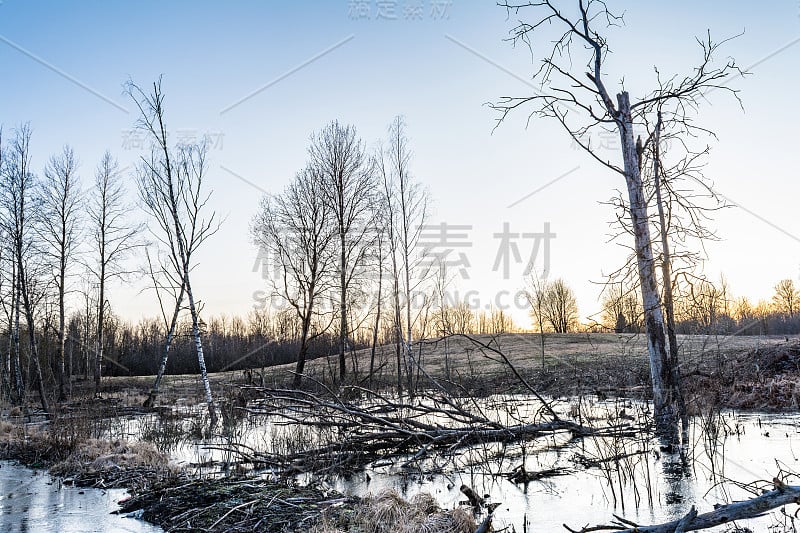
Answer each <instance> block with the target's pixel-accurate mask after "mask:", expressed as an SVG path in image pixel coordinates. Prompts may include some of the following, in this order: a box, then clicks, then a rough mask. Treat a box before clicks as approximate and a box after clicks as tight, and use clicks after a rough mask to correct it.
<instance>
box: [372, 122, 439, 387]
mask: <svg viewBox="0 0 800 533" xmlns="http://www.w3.org/2000/svg"><path fill="white" fill-rule="evenodd" d="M405 129H406V125H405V122H404V120H403V118H402V117H400V116H397V117H395V118H394V120H393V121H392V123H391V125H390V126H389V142H388V146H387V147H386V149H382V150H380V153H379V157H378V161H379V170H380V173H381V177H382V181H383V191H382V193H383V194H382V196H383V198H382V202H383V209H384V211H385V212H386V215H387V217H388V218H387V238H388V240H389V253H390V257H391V263H392V276H393V278H394V298H393V299H394V304H395V328H396V329H397V344H398V348H397V351H398V358H399V354H400V352H402V354H403V356H404V363H405V373H406V379H407V380H408V383H407V385H408V387H409V388H410V387H411V379H412V370H413V366H414V351H413V347H414V340H413V339H414V335H413V332H414V325H415V321H417V320H418V319H419V316H412V313H413V305H414V301H413V300H414V298H413V293H414V292H415V289H417V288H418V287H419V286H420V285H421V284H422V283H423V281H424V280H425V278H426V277H427V276H428V275H429V274H430V269H429V270H428V271H423V270H422V266H423V261H424V259H425V257H424V253H420V250H419V241H420V236H421V232H422V229H423V228H424V225H425V222H426V221H427V218H428V203H429V202H428V195H427V192H426V191H425V189H423V188H422V186H421V185H420V184H419V182H417V181H416V180H415V179H414V176H413V174H412V173H411V169H410V163H411V156H412V153H411V149H410V147H409V140H408V137H407V136H406V133H405ZM429 264H430V266H431V267H434V266H436V267H439V268H441V265H438V264H437V263H436V262H435V261H432V262H430V263H429ZM401 295H402V298H401ZM401 303H402V308H401ZM402 315H405V316H402ZM417 315H419V313H417ZM403 320H405V324H404V323H403ZM401 347H402V350H401V349H400V348H401ZM400 366H401V365H400V362H399V359H398V375H399V374H400V373H401V372H400Z"/></svg>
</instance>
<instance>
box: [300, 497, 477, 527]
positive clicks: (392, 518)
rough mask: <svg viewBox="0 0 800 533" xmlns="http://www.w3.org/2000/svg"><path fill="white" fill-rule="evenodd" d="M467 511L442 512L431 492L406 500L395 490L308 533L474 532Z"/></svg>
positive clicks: (325, 520)
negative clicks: (347, 517)
mask: <svg viewBox="0 0 800 533" xmlns="http://www.w3.org/2000/svg"><path fill="white" fill-rule="evenodd" d="M475 529H476V525H475V519H474V517H473V516H472V513H471V512H470V511H467V510H465V509H462V508H457V509H454V510H451V511H444V510H442V509H441V508H439V506H438V505H437V504H436V500H435V499H434V498H433V496H431V495H430V494H425V493H422V494H417V495H415V496H414V497H412V498H411V499H410V500H405V499H404V498H403V497H402V496H400V495H399V494H398V493H397V492H396V491H394V490H386V491H383V492H381V493H379V494H377V495H375V496H369V497H367V498H364V500H362V501H361V502H360V503H359V504H358V505H357V506H356V508H355V514H354V516H352V517H349V519H343V516H341V515H339V516H337V517H335V518H334V519H330V518H328V517H326V518H323V520H322V521H321V522H320V523H319V524H318V525H317V526H315V527H314V528H312V529H311V530H310V531H311V533H346V532H352V531H358V532H359V533H475Z"/></svg>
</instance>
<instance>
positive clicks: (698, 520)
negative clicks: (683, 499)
mask: <svg viewBox="0 0 800 533" xmlns="http://www.w3.org/2000/svg"><path fill="white" fill-rule="evenodd" d="M775 487H776V488H775V489H774V490H770V491H767V492H765V493H764V494H761V495H760V496H757V497H755V498H752V499H749V500H744V501H741V502H734V503H729V504H727V505H720V506H718V507H716V508H715V509H714V510H713V511H709V512H707V513H703V514H697V511H696V510H695V509H694V507H692V510H691V511H689V513H688V514H687V515H686V516H684V517H682V518H680V519H678V520H673V521H671V522H667V523H664V524H656V525H650V526H641V525H637V524H634V523H633V522H631V521H629V520H624V519H621V518H619V517H616V518H617V519H618V520H619V522H618V523H615V524H611V525H597V526H586V527H584V528H583V529H571V528H570V527H568V526H567V525H566V524H564V527H565V528H566V529H567V531H571V532H572V533H589V532H591V531H614V532H616V533H682V532H685V531H697V530H700V529H708V528H712V527H715V526H719V525H721V524H727V523H729V522H732V521H734V520H747V519H749V518H757V517H759V516H761V515H763V514H764V513H766V512H767V511H771V510H772V509H776V508H778V507H780V506H782V505H787V504H792V503H800V486H798V485H785V484H783V483H780V482H776V483H775ZM628 526H630V527H628Z"/></svg>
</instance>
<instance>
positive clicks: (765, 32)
mask: <svg viewBox="0 0 800 533" xmlns="http://www.w3.org/2000/svg"><path fill="white" fill-rule="evenodd" d="M609 7H610V8H611V9H612V10H613V11H616V12H624V14H625V25H624V26H622V27H618V28H613V29H612V30H610V31H609V33H608V39H609V45H610V48H611V50H612V54H611V55H610V56H609V59H608V62H607V67H608V70H607V73H608V77H607V78H606V82H607V84H608V86H609V88H610V90H611V91H614V92H616V91H617V90H619V88H620V86H621V85H620V84H621V81H622V80H624V84H625V87H626V89H628V90H629V91H630V92H631V95H632V98H633V99H636V98H637V97H638V96H641V95H643V94H645V93H646V92H647V91H648V90H649V89H651V88H652V87H653V80H654V72H653V67H654V66H655V65H658V67H659V70H660V71H661V72H662V73H675V74H684V73H689V72H690V69H691V68H692V67H693V66H694V65H695V64H696V62H697V60H698V50H699V47H698V46H697V43H696V41H695V38H696V37H698V36H699V37H703V36H705V35H706V32H707V31H710V32H711V35H712V37H714V38H715V39H717V40H721V39H724V38H727V37H731V36H734V35H738V34H741V36H739V37H737V38H736V39H734V40H732V41H731V42H729V43H727V44H726V45H725V46H724V47H723V49H722V52H721V56H720V58H721V59H724V56H731V57H734V58H736V61H737V63H738V64H739V65H740V66H742V67H749V68H748V70H749V71H750V72H751V74H750V75H749V76H747V77H745V78H739V79H735V80H732V81H731V82H730V86H731V87H734V88H736V89H739V90H740V93H739V96H740V98H741V101H742V106H743V109H742V107H740V105H739V103H738V102H737V101H736V99H734V98H732V97H731V96H730V95H727V94H725V93H724V92H723V91H719V92H716V93H714V94H713V95H709V97H708V101H705V102H702V106H701V108H700V111H699V114H698V116H697V119H696V120H697V122H698V123H699V124H701V125H703V126H704V127H707V128H708V129H710V130H713V131H715V132H716V133H717V136H718V139H714V140H711V143H710V144H711V147H712V151H711V153H710V155H709V157H708V159H707V166H706V167H705V170H704V174H705V176H706V178H707V179H708V180H709V181H710V182H712V183H713V186H714V188H715V190H716V191H717V192H718V193H719V194H720V195H722V196H724V197H725V198H726V199H727V200H728V203H730V204H735V206H733V207H730V208H728V209H725V210H723V211H721V212H717V213H716V214H715V215H714V219H713V221H712V223H711V227H712V228H713V229H715V230H716V232H717V234H718V235H719V237H720V240H719V241H718V242H712V243H708V245H707V252H708V256H709V259H708V261H707V262H706V263H705V264H704V270H705V272H706V274H707V275H708V276H709V277H710V278H712V279H716V278H718V276H719V274H720V273H723V274H724V275H725V277H726V278H727V280H728V283H729V285H730V288H731V290H732V292H733V293H734V294H735V295H737V296H741V295H745V296H748V297H750V298H751V299H752V300H754V301H756V300H759V299H769V298H770V296H771V294H772V292H773V291H772V287H773V286H774V284H775V283H776V282H777V281H778V280H780V279H784V278H790V279H794V280H795V281H797V282H800V221H798V218H797V216H796V204H797V199H798V198H800V180H798V170H797V169H798V168H800V164H799V163H800V155H799V154H800V151H798V150H797V149H796V145H797V139H798V136H797V125H798V124H800V99H798V97H797V87H800V74H798V68H797V67H798V65H800V61H798V59H800V0H784V1H775V2H769V3H755V2H736V1H731V2H724V3H722V2H698V1H684V0H679V1H675V2H669V3H666V2H633V1H623V2H617V1H611V2H609ZM530 16H531V15H529V14H527V13H526V12H525V11H522V12H520V13H519V14H513V13H512V14H510V15H509V14H508V13H507V12H506V10H505V9H503V8H500V7H497V6H496V5H495V4H494V3H492V2H466V1H463V0H461V1H459V0H452V1H447V0H420V1H412V0H408V1H405V0H397V1H382V0H381V1H379V0H367V1H348V0H342V1H338V0H332V1H327V2H313V1H308V2H256V1H252V2H247V1H237V2H226V3H221V2H203V1H198V2H189V1H173V2H155V1H149V0H144V1H138V2H121V1H117V2H107V1H92V0H85V1H80V2H77V1H63V2H44V1H23V0H2V1H0V65H1V66H2V69H3V77H2V80H3V81H2V82H1V83H0V124H2V125H3V127H4V131H5V132H6V134H8V132H9V131H10V130H12V129H13V128H15V127H17V126H18V125H20V124H22V123H25V122H30V124H31V127H32V129H33V139H32V152H33V163H34V167H35V168H37V169H43V168H44V165H45V163H46V161H47V159H48V158H49V157H50V155H52V154H55V153H57V152H59V151H60V150H61V148H62V146H63V145H64V144H69V145H70V146H71V147H72V148H73V149H74V150H75V153H76V155H77V156H78V158H79V160H80V163H81V164H80V169H79V170H80V174H81V177H82V180H83V182H84V184H85V185H86V186H87V187H88V185H89V184H90V183H91V182H92V179H93V175H94V170H95V168H96V166H97V164H98V162H99V161H100V158H101V156H102V154H103V152H104V151H105V150H110V151H111V152H112V154H113V155H114V156H115V157H117V158H118V159H119V161H120V164H121V166H122V167H127V166H129V165H131V164H132V163H133V162H135V161H136V159H137V158H138V157H139V156H140V155H142V154H143V153H144V149H145V148H146V145H145V144H144V143H142V140H141V137H140V136H139V135H138V134H137V133H136V132H135V131H134V129H133V128H134V123H135V121H136V118H137V116H136V113H135V108H134V105H133V102H132V101H130V100H129V99H128V97H126V96H125V95H124V94H123V85H124V83H125V82H126V81H127V80H129V79H130V80H133V81H134V82H136V83H137V84H139V85H142V86H147V85H148V84H151V83H152V82H153V81H154V80H156V79H157V78H158V77H159V76H162V75H163V89H164V92H165V94H166V118H167V126H168V128H169V130H170V132H171V133H172V136H173V139H181V140H184V141H190V140H193V139H197V140H199V139H201V138H203V137H204V136H206V137H208V139H209V140H210V141H211V144H212V146H211V151H210V153H209V161H210V163H211V167H210V168H211V172H210V174H209V177H208V185H209V188H210V189H211V190H213V193H212V196H211V201H210V203H209V206H210V207H211V208H213V209H214V210H215V211H216V212H217V213H218V215H219V216H221V217H223V219H224V222H223V224H222V226H221V228H220V230H219V232H218V233H217V234H216V235H214V236H213V237H212V238H211V239H210V240H209V241H208V242H207V243H206V244H205V245H204V247H203V248H202V249H201V250H200V251H199V252H198V254H197V266H196V268H195V270H194V273H193V276H194V277H193V285H194V289H195V292H196V294H197V295H198V296H199V297H200V298H201V300H202V301H203V302H204V305H205V313H207V314H223V313H225V314H240V315H244V314H246V313H247V312H248V311H249V310H250V309H252V308H253V307H254V306H259V305H261V303H260V301H259V300H258V298H257V297H256V296H254V295H255V294H257V291H259V290H263V289H264V288H265V282H264V280H263V277H262V272H260V271H259V270H258V268H257V267H258V259H259V253H258V250H257V248H256V247H255V246H254V245H253V244H252V242H251V239H250V231H249V224H250V220H251V218H252V217H253V215H254V213H255V212H256V210H257V208H258V203H259V200H260V198H261V197H262V196H263V195H264V194H274V193H279V192H280V191H281V190H282V189H283V188H284V187H285V186H286V185H287V184H288V183H289V181H290V180H291V179H292V177H293V176H294V174H295V173H296V172H297V171H298V170H300V169H301V168H302V167H303V166H304V164H305V161H306V158H307V156H306V151H307V148H308V144H309V137H310V136H311V134H312V133H313V132H315V131H318V130H320V129H322V128H323V127H324V126H325V125H326V124H327V123H328V122H329V121H331V120H334V119H336V120H339V121H341V122H344V123H349V124H353V125H354V126H355V127H356V128H357V130H358V133H359V135H360V137H361V138H362V139H363V140H364V142H365V143H366V145H367V146H368V147H370V148H372V147H374V146H375V145H376V144H377V142H378V141H379V140H380V139H383V138H385V136H386V132H387V127H388V125H389V123H390V122H391V120H392V119H393V117H394V116H396V115H402V116H403V117H404V118H405V121H406V124H407V134H408V136H409V138H410V141H411V147H412V150H413V160H412V163H411V165H412V166H411V169H412V172H413V174H414V176H415V177H416V179H417V180H419V181H420V182H421V183H423V184H424V185H425V187H426V188H427V190H428V192H429V194H430V197H431V199H432V210H431V215H430V217H429V224H432V225H441V224H445V225H446V226H447V227H450V226H465V227H466V228H462V230H459V231H457V232H456V233H462V234H465V235H463V238H462V239H461V241H460V242H461V243H462V244H465V246H463V247H458V248H457V249H455V252H454V253H455V254H459V253H464V255H465V257H466V259H467V261H468V262H469V267H468V268H465V269H464V270H463V271H458V272H454V274H455V280H454V283H453V285H452V286H451V291H452V294H453V295H454V297H457V298H464V297H466V298H467V299H468V300H469V302H470V303H471V304H473V305H474V306H475V307H476V308H480V309H485V308H486V307H488V306H498V307H505V308H507V310H508V311H509V312H510V313H511V314H512V316H514V318H515V319H516V320H517V322H518V323H519V324H520V325H522V326H526V325H529V320H528V318H527V314H526V312H525V311H524V309H521V306H519V305H517V304H515V302H514V294H515V293H516V292H517V291H519V290H520V289H522V288H523V287H524V280H523V270H524V267H525V263H526V261H527V259H528V258H529V257H530V255H531V253H532V250H533V244H534V242H535V241H536V239H532V238H522V237H524V235H525V234H536V233H542V232H544V231H545V228H549V231H550V232H551V233H553V234H555V236H554V237H552V238H551V239H550V241H549V242H550V253H549V263H550V276H551V277H562V278H564V279H565V280H566V281H567V282H568V283H569V284H570V285H571V286H572V287H573V289H574V290H575V292H576V295H577V297H578V304H579V308H580V315H581V318H582V319H584V320H586V319H587V317H589V316H593V315H595V313H597V312H598V311H599V307H600V306H599V304H598V303H597V302H598V297H599V293H600V290H601V285H600V284H601V283H602V282H603V280H604V279H605V275H606V274H607V273H609V272H611V271H613V270H615V269H617V268H618V267H619V266H620V265H621V263H622V261H623V260H624V257H625V254H626V251H625V249H624V247H623V246H621V244H627V243H625V242H622V243H615V242H609V235H610V234H611V233H612V231H613V230H612V229H611V228H610V226H609V222H610V221H612V220H613V218H614V214H613V211H612V209H611V208H610V207H609V206H608V205H607V204H605V203H604V202H606V201H607V200H608V199H610V198H611V197H612V196H614V195H615V194H616V191H617V190H624V183H623V180H622V177H621V176H619V175H617V174H614V173H613V172H610V171H609V170H607V169H605V168H604V167H602V166H601V165H599V164H598V163H596V162H595V161H594V160H592V159H591V158H590V157H588V156H587V155H586V154H584V153H582V152H581V151H579V150H578V149H576V147H575V146H574V144H573V143H572V142H571V141H570V139H569V138H568V137H567V135H566V134H565V133H564V132H563V131H562V130H561V129H560V127H559V126H557V125H555V124H553V123H550V122H547V121H541V120H531V121H530V122H529V121H528V113H527V112H526V111H525V109H524V108H523V109H520V110H519V111H518V112H516V113H515V114H513V115H511V116H509V117H508V119H507V120H505V121H504V122H503V123H502V124H500V125H499V126H498V125H497V122H496V121H497V118H498V116H497V114H496V113H495V112H494V111H492V109H490V108H489V106H488V105H487V104H488V103H490V102H496V101H497V100H498V99H499V98H500V97H501V96H525V95H529V94H531V91H532V89H531V84H530V81H529V80H530V78H531V76H532V74H533V72H534V70H535V62H536V61H537V53H541V52H540V51H539V52H537V50H536V49H535V50H534V51H533V53H531V51H529V50H528V49H527V48H524V47H519V46H518V47H516V48H515V47H514V46H512V44H511V43H509V42H508V41H507V38H508V36H509V33H508V32H509V30H510V29H511V28H512V27H513V26H514V25H516V24H517V23H518V21H519V20H526V19H528V18H530ZM496 126H497V127H496ZM615 149H617V150H618V146H617V145H616V144H615V143H614V142H612V141H609V142H608V143H607V146H605V147H601V150H607V151H608V157H609V158H612V159H616V161H619V156H618V154H617V153H616V152H615ZM126 175H127V179H128V188H129V191H130V201H131V204H132V205H135V204H136V202H137V200H136V194H135V181H134V178H133V176H132V174H130V173H129V172H128V173H126ZM131 217H132V218H135V219H137V220H139V221H141V222H143V223H147V219H146V217H145V215H144V214H143V213H141V211H140V210H138V209H135V208H132V209H131ZM504 228H507V229H508V233H511V234H519V235H520V238H518V239H516V240H514V243H515V244H517V246H518V250H519V257H520V260H519V261H516V260H515V259H516V258H515V257H514V255H513V253H512V252H513V250H512V249H511V248H508V247H505V248H504V247H501V246H500V244H501V241H502V239H499V238H497V237H496V235H498V234H502V233H503V231H504ZM504 250H505V251H507V252H509V254H510V255H508V256H506V257H505V258H506V259H508V261H507V264H504V261H503V259H504V258H503V257H502V256H501V257H500V259H501V260H500V262H499V263H498V264H497V265H496V263H497V259H498V252H502V251H504ZM541 250H542V248H540V252H539V254H538V256H537V258H536V262H535V263H534V264H535V268H537V269H541V268H542V267H543V266H544V265H543V255H544V254H543V252H542V251H541ZM495 266H497V268H496V269H495V268H493V267H495ZM505 266H507V267H508V268H507V274H506V272H505V268H504V267H505ZM254 267H256V268H254ZM76 283H77V281H76ZM145 285H146V284H145V283H144V282H143V281H139V282H133V283H127V284H124V285H122V284H117V286H115V287H114V288H113V289H112V292H111V299H110V301H111V305H112V308H113V309H114V311H115V312H116V313H117V314H119V315H121V316H122V317H125V318H127V319H130V320H133V321H136V320H138V319H139V318H140V317H143V316H154V315H156V314H157V313H158V309H157V307H156V300H155V297H154V295H153V294H152V293H151V292H148V291H144V290H143V288H144V286H145Z"/></svg>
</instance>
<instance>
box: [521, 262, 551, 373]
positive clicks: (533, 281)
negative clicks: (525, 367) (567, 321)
mask: <svg viewBox="0 0 800 533" xmlns="http://www.w3.org/2000/svg"><path fill="white" fill-rule="evenodd" d="M527 283H528V286H527V288H526V289H525V296H526V298H527V300H528V305H530V306H531V310H530V314H531V318H532V319H533V321H534V325H535V326H536V329H537V330H538V331H539V347H540V348H541V350H542V368H544V365H545V362H544V330H545V322H546V321H547V317H546V314H545V308H546V300H547V291H546V289H547V280H545V279H542V278H541V277H539V275H538V274H537V273H536V272H532V273H531V274H530V276H529V278H528V282H527Z"/></svg>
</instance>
